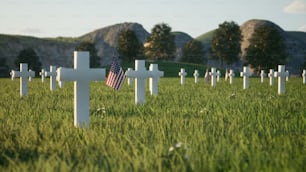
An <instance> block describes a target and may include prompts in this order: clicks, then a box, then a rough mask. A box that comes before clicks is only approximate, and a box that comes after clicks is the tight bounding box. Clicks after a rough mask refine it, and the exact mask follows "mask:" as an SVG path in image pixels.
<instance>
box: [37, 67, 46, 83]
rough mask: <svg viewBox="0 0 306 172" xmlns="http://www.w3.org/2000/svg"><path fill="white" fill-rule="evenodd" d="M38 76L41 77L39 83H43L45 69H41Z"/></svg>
mask: <svg viewBox="0 0 306 172" xmlns="http://www.w3.org/2000/svg"><path fill="white" fill-rule="evenodd" d="M39 75H40V76H41V82H45V78H46V77H45V69H41V71H40V72H39Z"/></svg>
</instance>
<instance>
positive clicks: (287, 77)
mask: <svg viewBox="0 0 306 172" xmlns="http://www.w3.org/2000/svg"><path fill="white" fill-rule="evenodd" d="M286 73H288V75H287V76H286V81H289V76H290V73H289V71H288V70H286Z"/></svg>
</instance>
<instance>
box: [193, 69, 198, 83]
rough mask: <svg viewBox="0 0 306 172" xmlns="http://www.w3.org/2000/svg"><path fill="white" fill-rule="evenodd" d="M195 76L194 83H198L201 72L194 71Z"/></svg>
mask: <svg viewBox="0 0 306 172" xmlns="http://www.w3.org/2000/svg"><path fill="white" fill-rule="evenodd" d="M193 76H194V83H198V78H199V71H198V70H194V73H193Z"/></svg>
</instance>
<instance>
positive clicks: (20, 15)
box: [0, 0, 306, 38]
mask: <svg viewBox="0 0 306 172" xmlns="http://www.w3.org/2000/svg"><path fill="white" fill-rule="evenodd" d="M0 5H1V7H2V8H3V10H1V11H0V19H1V21H2V26H1V28H0V34H7V35H23V36H32V37H38V38H54V37H79V36H82V35H84V34H87V33H89V32H92V31H95V30H98V29H101V28H105V27H107V26H112V25H115V24H120V23H125V22H128V23H138V24H141V25H142V26H143V27H144V29H145V30H147V31H148V32H149V33H150V32H151V29H152V28H153V27H154V26H155V25H156V24H159V23H166V24H168V25H169V26H170V27H171V28H172V31H173V32H184V33H187V34H188V35H190V36H191V37H193V38H196V37H198V36H200V35H202V34H204V33H207V32H209V31H212V30H214V29H217V28H218V25H219V24H221V23H223V22H224V21H234V22H236V23H237V24H238V25H242V24H243V23H245V22H247V21H249V20H252V19H260V20H268V21H271V22H273V23H275V24H276V25H278V26H280V27H281V28H282V29H284V30H285V31H302V32H306V20H305V19H306V0H283V1H281V2H279V1H276V0H258V1H256V2H254V1H251V2H246V1H245V0H234V1H226V0H218V1H206V2H204V1H202V0H191V1H188V2H185V1H174V0H164V1H163V0H155V1H150V0H125V1H120V0H114V1H104V0H102V1H101V0H100V1H99V0H89V1H86V2H83V1H82V0H75V1H72V0H54V1H52V2H51V1H46V0H24V1H21V2H19V1H18V0H11V1H9V2H3V1H1V2H0ZM250 7H251V8H250ZM25 9H27V10H25ZM151 9H158V10H155V11H154V10H151ZM258 9H260V10H258ZM150 10H151V11H150ZM118 11H119V13H118Z"/></svg>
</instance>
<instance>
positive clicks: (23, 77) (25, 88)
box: [11, 63, 35, 97]
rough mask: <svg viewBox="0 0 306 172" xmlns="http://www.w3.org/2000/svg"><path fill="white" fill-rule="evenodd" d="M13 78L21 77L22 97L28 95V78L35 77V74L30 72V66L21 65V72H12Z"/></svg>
mask: <svg viewBox="0 0 306 172" xmlns="http://www.w3.org/2000/svg"><path fill="white" fill-rule="evenodd" d="M11 77H12V79H14V78H16V77H20V97H22V96H26V95H28V77H35V72H29V71H28V64H27V63H20V71H14V70H12V71H11Z"/></svg>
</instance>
